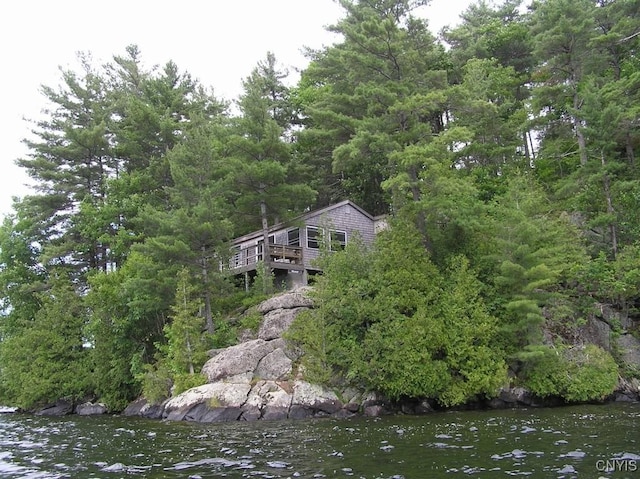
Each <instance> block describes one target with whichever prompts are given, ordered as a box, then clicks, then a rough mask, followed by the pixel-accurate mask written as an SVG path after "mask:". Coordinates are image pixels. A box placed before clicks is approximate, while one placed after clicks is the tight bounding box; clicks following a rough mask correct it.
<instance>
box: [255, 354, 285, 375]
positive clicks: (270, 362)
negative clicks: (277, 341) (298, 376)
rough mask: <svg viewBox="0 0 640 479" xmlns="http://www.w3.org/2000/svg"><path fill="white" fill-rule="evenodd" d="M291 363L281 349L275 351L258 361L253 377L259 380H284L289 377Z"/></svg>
mask: <svg viewBox="0 0 640 479" xmlns="http://www.w3.org/2000/svg"><path fill="white" fill-rule="evenodd" d="M292 367H293V362H292V361H291V359H289V358H288V357H287V355H286V354H285V353H284V351H283V350H282V349H275V350H273V351H271V352H270V353H269V354H267V355H266V356H265V357H264V358H262V359H261V360H260V362H259V363H258V366H257V367H256V370H255V372H254V376H255V377H257V378H260V379H270V380H278V379H286V378H288V377H289V376H290V375H291V371H292Z"/></svg>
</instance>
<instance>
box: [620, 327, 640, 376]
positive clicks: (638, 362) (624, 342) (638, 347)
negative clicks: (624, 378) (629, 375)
mask: <svg viewBox="0 0 640 479" xmlns="http://www.w3.org/2000/svg"><path fill="white" fill-rule="evenodd" d="M616 345H617V349H618V352H619V354H620V359H621V360H622V363H623V364H624V366H625V367H627V368H628V369H630V370H632V371H637V372H640V339H638V338H636V337H635V336H633V335H631V334H622V335H620V336H619V337H618V338H617V340H616Z"/></svg>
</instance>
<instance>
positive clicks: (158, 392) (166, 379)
mask: <svg viewBox="0 0 640 479" xmlns="http://www.w3.org/2000/svg"><path fill="white" fill-rule="evenodd" d="M143 368H144V372H143V373H141V374H140V375H139V376H138V377H137V379H138V380H139V381H140V382H141V384H142V395H143V396H144V398H145V399H146V400H147V401H149V402H150V403H151V404H160V403H161V402H162V401H164V400H165V399H167V398H168V397H169V396H170V395H171V384H172V380H171V373H170V372H169V369H167V367H166V366H165V365H164V364H163V362H162V361H158V362H156V363H155V364H145V365H144V366H143Z"/></svg>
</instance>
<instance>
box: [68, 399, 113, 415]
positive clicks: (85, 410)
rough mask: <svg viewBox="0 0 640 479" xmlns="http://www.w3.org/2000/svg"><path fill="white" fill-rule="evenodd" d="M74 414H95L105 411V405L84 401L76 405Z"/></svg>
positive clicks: (104, 412)
mask: <svg viewBox="0 0 640 479" xmlns="http://www.w3.org/2000/svg"><path fill="white" fill-rule="evenodd" d="M75 412H76V414H77V415H79V416H97V415H100V414H106V413H107V406H105V405H104V404H102V403H92V402H86V403H83V404H78V405H77V406H76V411H75Z"/></svg>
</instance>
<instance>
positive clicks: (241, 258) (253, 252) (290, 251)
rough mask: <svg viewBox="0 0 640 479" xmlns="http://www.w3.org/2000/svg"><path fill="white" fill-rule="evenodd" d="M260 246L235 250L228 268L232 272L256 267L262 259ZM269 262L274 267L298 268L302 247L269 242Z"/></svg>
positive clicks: (242, 271)
mask: <svg viewBox="0 0 640 479" xmlns="http://www.w3.org/2000/svg"><path fill="white" fill-rule="evenodd" d="M261 250H262V248H259V247H257V246H251V247H248V248H243V249H240V250H237V251H236V252H235V254H234V255H233V256H232V257H231V260H230V261H229V269H230V270H232V271H233V272H234V273H244V272H246V271H253V270H255V269H256V267H257V264H258V263H259V262H260V261H264V258H263V255H262V251H261ZM268 251H269V262H270V265H271V267H272V268H276V269H294V270H297V269H300V268H301V265H302V248H301V247H300V246H288V245H283V244H270V245H269V248H268Z"/></svg>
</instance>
